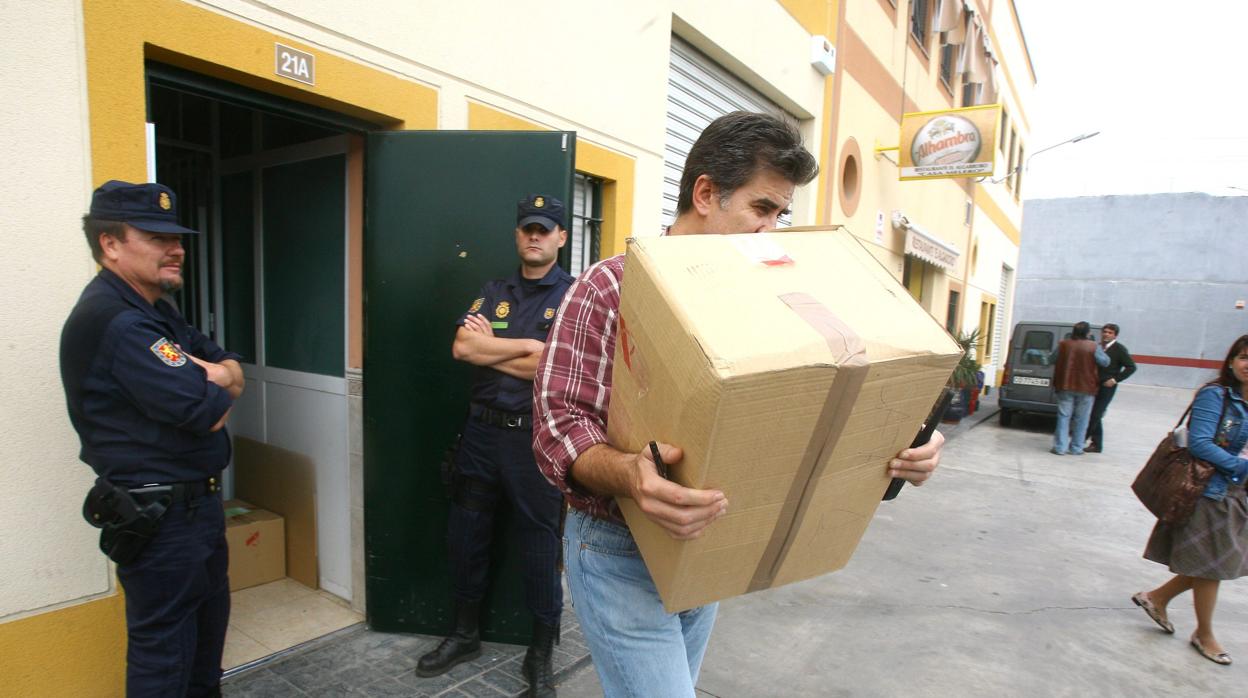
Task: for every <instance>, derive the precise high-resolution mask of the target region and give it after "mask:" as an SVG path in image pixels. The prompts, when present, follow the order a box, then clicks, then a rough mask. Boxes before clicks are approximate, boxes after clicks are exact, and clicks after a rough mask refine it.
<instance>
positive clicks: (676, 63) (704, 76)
mask: <svg viewBox="0 0 1248 698" xmlns="http://www.w3.org/2000/svg"><path fill="white" fill-rule="evenodd" d="M738 110H742V111H753V112H766V113H771V114H775V115H776V116H781V117H784V118H786V119H788V120H789V121H790V122H793V123H797V119H796V118H794V117H793V115H791V114H789V113H787V112H785V111H784V110H783V109H781V108H780V106H779V105H777V104H776V103H775V102H772V101H771V100H769V99H767V98H766V97H764V96H763V95H762V93H760V92H759V91H758V90H755V89H754V88H752V87H750V86H749V85H747V84H745V83H744V82H742V81H741V80H740V79H738V78H737V77H736V76H734V75H732V74H731V73H729V72H728V71H727V70H724V69H723V68H721V67H720V66H719V65H718V64H716V63H715V62H714V61H712V60H711V59H710V58H707V57H706V56H705V55H704V54H702V53H701V52H700V51H698V50H697V49H695V48H694V47H692V46H690V45H689V44H687V43H685V42H684V41H682V40H681V39H678V38H676V37H674V36H673V37H672V55H671V65H670V68H669V70H668V78H667V140H666V143H665V147H664V151H663V225H665V226H667V225H671V224H672V221H673V220H675V218H676V201H677V199H678V198H679V196H680V173H681V171H682V170H683V169H684V167H685V157H686V156H687V155H688V154H689V148H691V147H692V146H693V142H694V141H695V140H697V138H698V135H699V134H700V133H702V129H704V128H706V125H707V124H709V123H711V121H713V120H715V119H716V118H718V117H720V116H723V115H724V114H727V113H728V112H732V111H738ZM788 218H789V217H788V216H785V217H784V218H782V219H781V221H780V226H781V227H785V226H788V225H789V220H788Z"/></svg>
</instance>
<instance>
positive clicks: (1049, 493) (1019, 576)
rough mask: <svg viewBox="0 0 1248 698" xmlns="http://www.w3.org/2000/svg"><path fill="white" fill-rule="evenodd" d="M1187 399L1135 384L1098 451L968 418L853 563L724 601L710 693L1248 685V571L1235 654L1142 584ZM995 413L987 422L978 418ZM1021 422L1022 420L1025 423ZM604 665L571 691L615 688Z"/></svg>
mask: <svg viewBox="0 0 1248 698" xmlns="http://www.w3.org/2000/svg"><path fill="white" fill-rule="evenodd" d="M1189 398H1190V392H1189V391H1186V390H1177V389H1170V388H1153V387H1147V386H1134V385H1131V384H1130V383H1127V384H1124V385H1123V386H1122V388H1120V389H1119V391H1118V394H1117V397H1116V398H1115V400H1114V402H1113V404H1112V405H1111V406H1110V409H1109V412H1108V414H1107V416H1106V447H1107V451H1106V452H1105V453H1102V454H1087V455H1084V456H1055V455H1052V454H1050V453H1049V452H1048V449H1049V447H1050V445H1051V438H1052V429H1053V420H1052V419H1051V418H1049V419H1045V418H1028V419H1025V420H1023V421H1022V422H1021V424H1020V425H1018V426H1015V427H1013V428H1009V429H1005V428H1002V427H1000V426H999V425H998V423H997V421H996V420H995V419H991V418H990V417H991V416H992V409H991V408H990V407H989V408H986V409H984V410H981V412H980V413H979V414H977V415H975V418H973V419H974V421H975V422H976V423H975V424H974V426H970V425H960V426H959V427H958V428H956V429H953V430H951V431H953V432H954V438H952V439H951V440H950V442H949V444H948V446H947V447H946V450H945V455H944V459H943V463H942V466H941V470H940V472H939V474H938V476H937V477H936V478H935V479H933V480H932V481H931V482H930V483H928V484H927V485H926V486H924V487H922V488H920V489H912V488H906V489H905V490H903V492H902V494H901V496H900V497H899V498H898V499H897V500H896V501H894V502H891V503H885V504H883V505H882V506H881V509H880V511H879V513H878V514H877V515H876V519H875V521H874V522H872V525H871V527H870V529H869V530H868V531H867V534H866V536H865V537H864V539H863V541H862V543H861V545H860V547H859V549H858V552H857V553H856V554H855V556H854V558H853V560H852V561H851V562H850V564H849V565H848V566H847V567H846V568H845V569H843V570H841V571H840V572H837V573H835V574H830V575H827V576H824V577H821V578H818V579H813V580H809V581H806V582H802V583H800V584H794V585H791V586H788V587H784V588H781V589H775V590H771V591H766V592H760V593H756V594H751V595H747V596H743V597H739V598H736V599H732V600H729V601H726V602H724V603H723V604H722V605H721V607H720V609H721V610H720V615H719V620H718V622H717V624H716V628H715V633H714V635H713V636H712V639H711V645H710V649H709V650H708V652H707V659H706V662H705V664H704V665H703V670H702V675H701V678H700V681H699V683H698V689H699V693H700V694H702V695H708V696H719V697H722V698H729V697H735V696H1090V695H1096V696H1119V695H1131V696H1148V695H1167V696H1170V695H1202V696H1232V695H1244V690H1245V689H1244V676H1245V675H1244V672H1245V671H1246V670H1248V580H1242V579H1241V580H1237V581H1232V582H1227V583H1224V584H1223V586H1222V589H1221V594H1220V599H1219V603H1218V610H1217V613H1216V615H1215V628H1216V632H1217V634H1218V637H1219V639H1220V640H1221V641H1222V644H1223V645H1224V646H1225V647H1226V648H1227V651H1228V652H1229V653H1230V654H1231V656H1232V657H1234V658H1235V659H1236V660H1237V661H1238V663H1237V664H1236V665H1234V666H1231V667H1221V666H1217V665H1215V664H1213V663H1211V662H1209V661H1207V660H1205V659H1203V658H1201V657H1200V656H1198V655H1197V654H1196V653H1195V651H1194V650H1192V649H1191V648H1190V647H1189V646H1188V644H1187V638H1188V636H1189V635H1190V633H1191V632H1192V630H1193V628H1194V627H1195V620H1194V618H1193V615H1192V604H1191V596H1190V594H1187V595H1184V596H1182V597H1179V598H1178V599H1176V600H1175V602H1174V603H1173V605H1172V606H1171V609H1170V618H1171V620H1172V621H1173V622H1174V624H1175V627H1176V629H1177V631H1176V634H1175V635H1173V636H1170V635H1166V634H1164V633H1162V632H1161V631H1160V630H1159V629H1158V628H1157V627H1156V626H1155V625H1154V624H1153V623H1152V622H1151V621H1150V620H1149V619H1148V618H1147V617H1146V616H1145V615H1144V613H1143V612H1142V611H1140V610H1139V609H1137V608H1136V607H1135V606H1134V605H1133V604H1132V603H1131V600H1130V599H1131V594H1132V593H1134V592H1136V591H1139V590H1141V589H1147V588H1151V587H1153V586H1156V585H1157V584H1159V583H1160V582H1162V581H1164V580H1165V579H1166V578H1167V576H1168V573H1167V571H1166V570H1165V569H1164V568H1163V567H1161V566H1159V565H1156V564H1154V563H1151V562H1148V561H1146V560H1144V559H1143V558H1142V557H1141V556H1140V555H1141V552H1142V551H1143V548H1144V543H1145V541H1146V539H1147V538H1148V534H1149V531H1150V530H1151V527H1152V525H1153V518H1152V516H1151V515H1149V514H1148V512H1147V511H1145V510H1144V508H1143V507H1142V506H1140V504H1139V503H1138V502H1137V501H1136V499H1135V497H1134V495H1133V494H1132V493H1131V490H1130V484H1131V481H1132V479H1133V478H1134V477H1135V474H1136V472H1137V471H1138V470H1139V468H1140V467H1141V466H1142V465H1143V463H1144V461H1145V460H1147V458H1148V456H1149V454H1150V453H1151V452H1152V450H1153V448H1154V447H1155V446H1156V444H1157V442H1158V441H1159V440H1160V438H1161V436H1162V435H1163V434H1164V432H1165V431H1166V430H1167V429H1168V428H1169V427H1170V426H1172V425H1173V423H1174V420H1175V419H1177V418H1178V416H1179V415H1180V414H1181V413H1182V411H1183V408H1184V407H1185V406H1186V404H1187V401H1188V399H1189ZM979 420H984V421H979ZM1016 424H1019V423H1017V422H1016ZM601 694H602V692H601V689H600V687H599V686H598V683H597V679H596V677H595V676H594V673H593V669H592V667H586V668H583V669H581V670H579V671H578V672H576V673H575V674H573V675H572V676H570V677H569V678H568V679H566V680H565V681H564V682H563V683H562V685H561V686H560V689H559V695H560V696H564V697H565V698H579V697H588V696H599V695H601Z"/></svg>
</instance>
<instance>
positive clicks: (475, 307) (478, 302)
mask: <svg viewBox="0 0 1248 698" xmlns="http://www.w3.org/2000/svg"><path fill="white" fill-rule="evenodd" d="M483 305H485V299H484V298H478V299H476V300H475V301H473V302H472V306H471V307H469V308H468V312H470V313H475V312H477V311H478V310H480V309H481V306H483Z"/></svg>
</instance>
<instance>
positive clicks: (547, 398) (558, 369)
mask: <svg viewBox="0 0 1248 698" xmlns="http://www.w3.org/2000/svg"><path fill="white" fill-rule="evenodd" d="M623 275H624V255H617V256H615V257H611V258H608V259H604V260H602V261H601V262H599V263H597V264H595V265H594V266H592V267H590V268H589V269H588V270H586V271H585V273H584V274H582V275H581V277H580V279H578V280H577V281H576V283H574V284H572V288H570V289H568V292H567V294H566V295H565V296H564V298H563V304H562V305H561V306H560V308H559V314H558V316H557V319H556V320H555V325H554V327H552V328H551V330H550V336H549V337H548V338H547V340H546V349H545V350H544V351H543V352H542V358H541V361H540V362H539V364H538V369H537V376H536V378H535V379H534V383H533V454H534V456H535V457H536V459H537V466H538V468H540V469H541V471H542V475H544V476H545V477H546V479H547V480H549V481H550V483H551V484H552V485H554V486H555V487H558V488H559V490H560V491H561V492H563V494H564V496H565V497H566V498H567V500H568V503H569V504H571V505H572V507H573V508H576V509H579V510H580V511H583V512H585V513H587V514H589V515H590V516H593V517H596V518H600V519H611V520H615V521H619V522H623V520H624V519H623V516H622V515H621V514H620V509H619V507H618V506H617V505H616V503H615V500H614V499H613V498H612V497H603V496H598V495H594V494H590V493H588V492H586V491H585V490H583V489H582V488H580V487H579V486H577V485H575V484H574V483H572V482H571V481H570V480H569V478H568V471H569V470H570V469H571V467H572V463H573V462H574V461H576V459H577V456H579V455H580V454H582V453H584V452H585V451H586V450H587V449H589V448H590V447H591V446H594V445H596V444H601V443H607V408H608V405H610V403H611V368H612V362H613V361H614V359H615V337H616V322H617V319H616V315H617V314H618V312H619V308H620V279H621V278H622V277H623Z"/></svg>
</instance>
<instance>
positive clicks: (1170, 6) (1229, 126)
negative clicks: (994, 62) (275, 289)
mask: <svg viewBox="0 0 1248 698" xmlns="http://www.w3.org/2000/svg"><path fill="white" fill-rule="evenodd" d="M1016 5H1017V7H1018V14H1019V18H1020V19H1021V20H1022V24H1023V32H1024V34H1025V35H1026V37H1027V45H1028V47H1029V48H1030V50H1031V58H1032V63H1033V64H1034V65H1035V69H1036V88H1035V89H1036V92H1035V97H1034V99H1033V100H1032V101H1031V102H1030V103H1028V104H1027V105H1026V109H1027V118H1028V121H1029V122H1030V125H1031V137H1030V138H1029V139H1028V142H1027V143H1026V145H1027V152H1028V153H1036V152H1038V151H1040V150H1041V149H1043V148H1045V147H1046V146H1050V145H1053V144H1056V143H1060V142H1062V141H1064V140H1067V139H1069V138H1073V137H1074V136H1077V135H1079V134H1082V133H1087V132H1090V131H1100V135H1098V136H1096V137H1095V138H1091V139H1089V140H1086V141H1082V142H1079V143H1070V144H1067V145H1063V146H1060V147H1058V148H1054V149H1053V150H1050V151H1048V152H1045V153H1040V154H1039V155H1038V156H1037V157H1036V158H1035V160H1032V161H1031V162H1030V166H1029V167H1028V169H1027V171H1026V174H1025V178H1024V179H1025V181H1024V185H1023V198H1024V199H1044V198H1053V197H1062V196H1095V195H1101V194H1145V193H1156V192H1188V191H1200V192H1208V193H1210V194H1216V195H1220V196H1236V195H1238V196H1243V195H1248V70H1246V68H1248V2H1244V1H1243V0H1187V1H1186V2H1174V0H1167V1H1166V2H1162V1H1160V0H1129V1H1126V2H1124V1H1121V0H1078V1H1076V0H1016ZM1015 75H1016V77H1015V79H1016V80H1017V75H1018V73H1017V72H1016V73H1015ZM1233 187H1240V188H1241V189H1234V188H1233Z"/></svg>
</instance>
